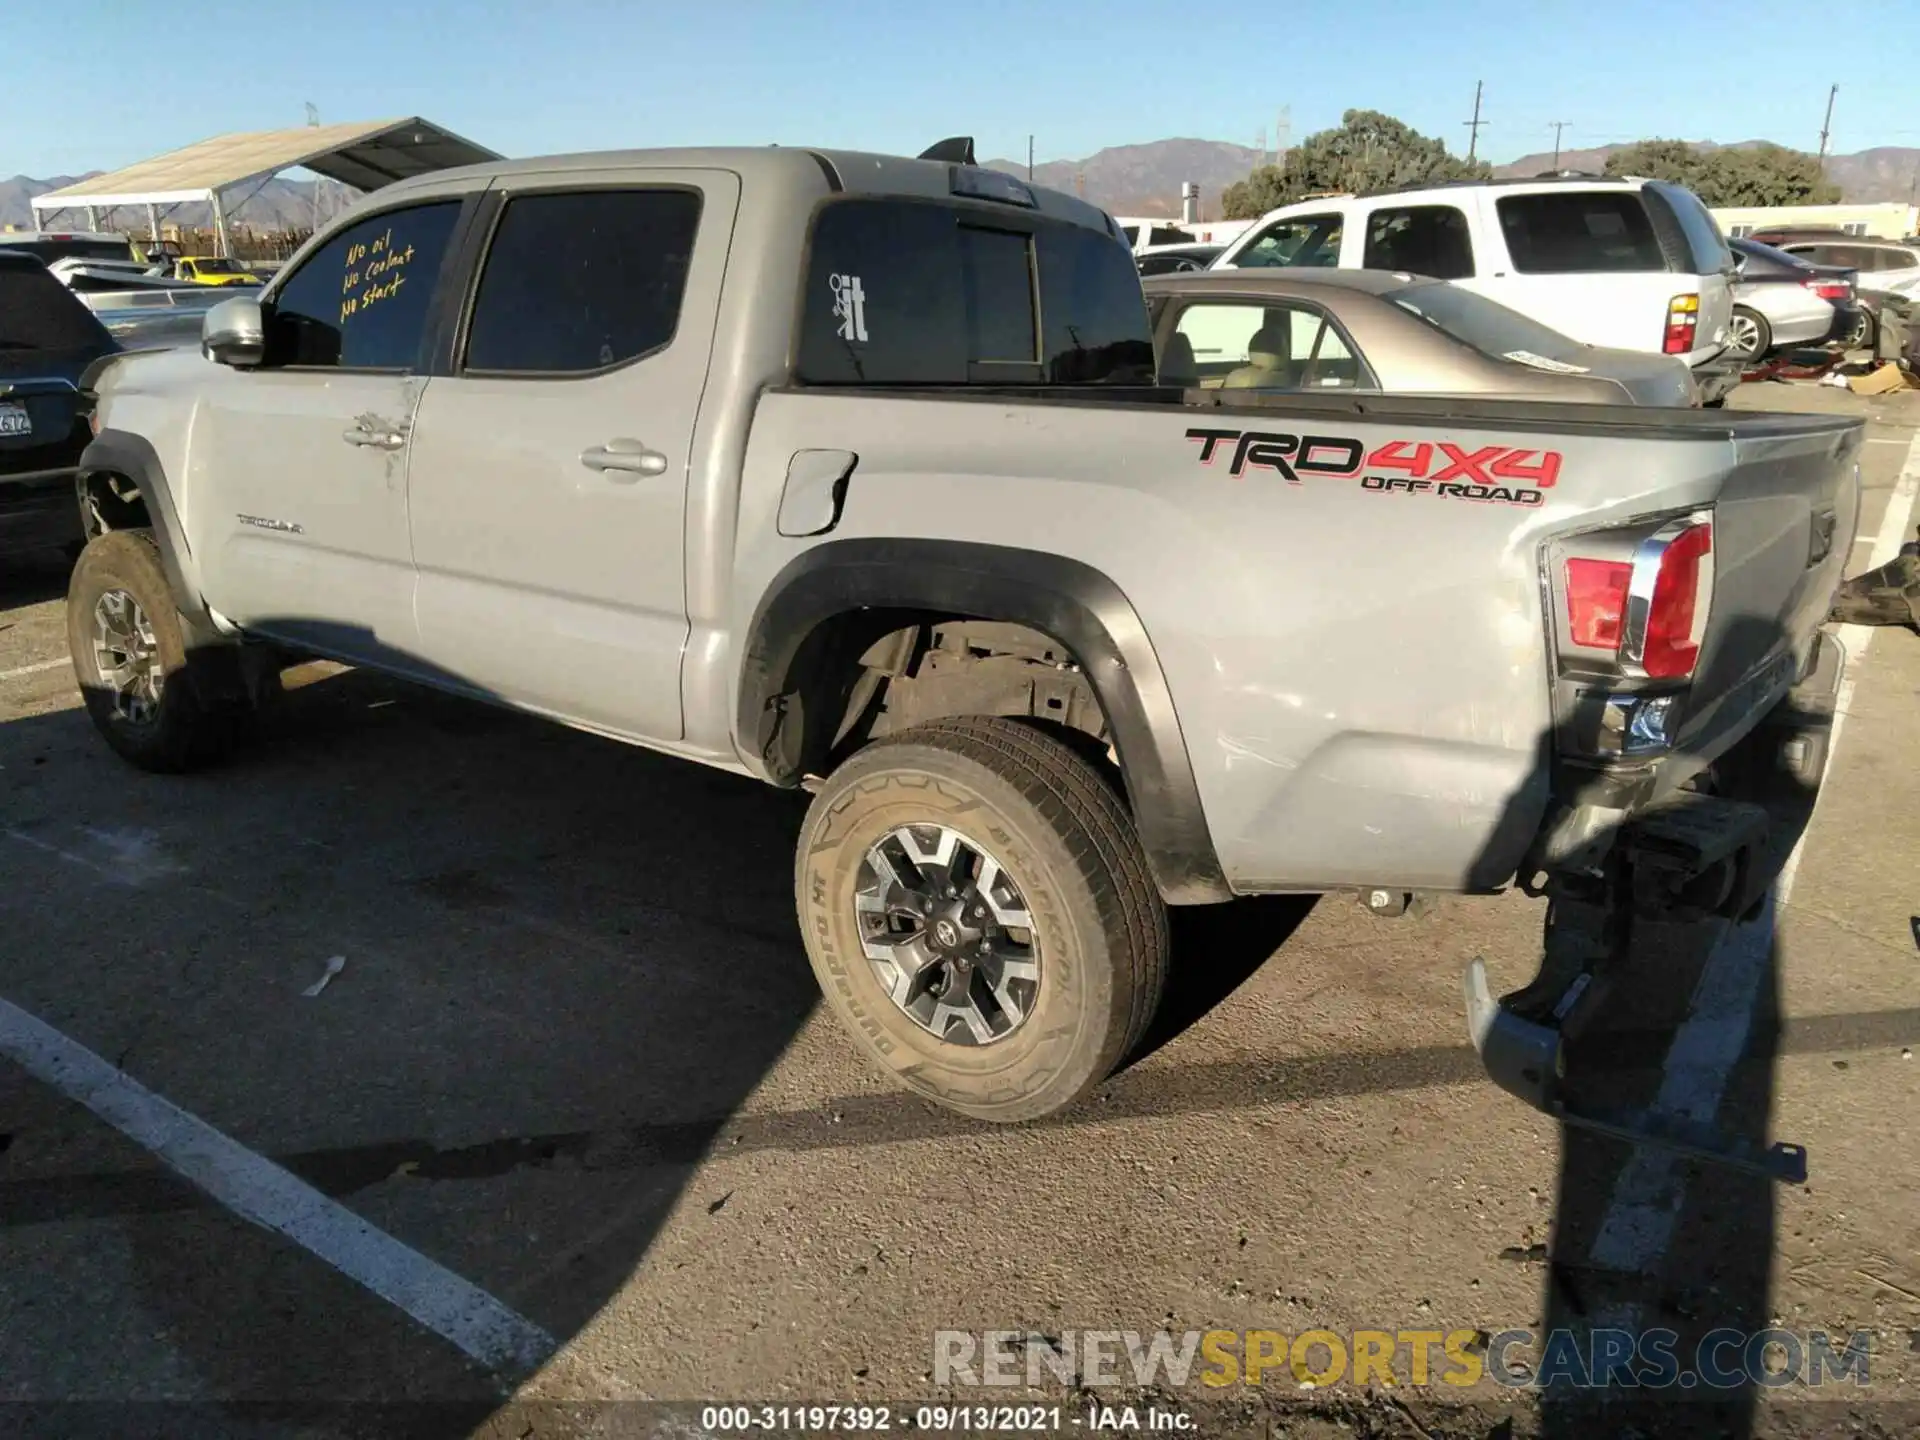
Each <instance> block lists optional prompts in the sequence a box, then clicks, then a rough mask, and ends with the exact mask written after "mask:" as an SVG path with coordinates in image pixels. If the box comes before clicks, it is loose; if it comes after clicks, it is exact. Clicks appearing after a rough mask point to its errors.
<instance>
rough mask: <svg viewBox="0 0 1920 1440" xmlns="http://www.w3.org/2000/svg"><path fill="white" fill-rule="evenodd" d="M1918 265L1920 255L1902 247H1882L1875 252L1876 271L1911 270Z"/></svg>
mask: <svg viewBox="0 0 1920 1440" xmlns="http://www.w3.org/2000/svg"><path fill="white" fill-rule="evenodd" d="M1916 265H1920V254H1915V253H1914V252H1913V251H1911V250H1908V249H1906V248H1904V247H1902V246H1896V245H1882V246H1880V247H1879V248H1878V249H1876V250H1875V251H1874V252H1873V268H1874V269H1876V270H1911V269H1913V268H1914V267H1915V266H1916Z"/></svg>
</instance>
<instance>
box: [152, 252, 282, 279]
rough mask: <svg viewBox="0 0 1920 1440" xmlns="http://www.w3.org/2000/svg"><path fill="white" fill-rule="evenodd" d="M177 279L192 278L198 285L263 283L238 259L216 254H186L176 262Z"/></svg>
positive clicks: (174, 270) (175, 276)
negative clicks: (224, 257)
mask: <svg viewBox="0 0 1920 1440" xmlns="http://www.w3.org/2000/svg"><path fill="white" fill-rule="evenodd" d="M173 276H174V279H176V280H191V281H193V282H194V283H195V284H196V285H261V284H264V283H266V282H264V281H263V280H261V278H260V277H259V276H258V275H255V274H254V273H253V272H252V271H251V270H249V269H247V267H246V266H244V265H242V264H241V263H240V262H239V261H238V260H228V259H223V258H221V257H219V256H214V255H186V256H182V257H181V258H180V259H179V260H178V261H176V262H175V263H174V267H173Z"/></svg>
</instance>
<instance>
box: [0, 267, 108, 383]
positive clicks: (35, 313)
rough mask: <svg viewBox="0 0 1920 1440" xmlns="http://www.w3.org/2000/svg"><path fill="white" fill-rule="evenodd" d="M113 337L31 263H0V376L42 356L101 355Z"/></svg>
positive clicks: (90, 312)
mask: <svg viewBox="0 0 1920 1440" xmlns="http://www.w3.org/2000/svg"><path fill="white" fill-rule="evenodd" d="M113 348H114V345H113V337H112V336H111V335H109V334H108V333H107V330H106V327H105V326H103V325H102V324H101V323H100V322H99V321H98V320H96V319H95V318H94V315H93V312H92V311H91V310H89V309H88V308H87V307H86V305H85V304H84V303H83V302H81V301H79V300H77V299H75V298H74V296H73V293H72V292H71V291H69V290H68V289H67V287H66V286H64V285H62V284H61V283H60V282H59V281H58V280H56V279H54V278H53V276H52V275H50V274H48V273H47V268H46V266H44V265H41V264H39V263H38V262H37V261H33V260H7V259H0V370H5V371H9V372H12V373H18V369H19V367H18V366H17V365H15V364H12V363H10V362H13V361H17V360H19V359H21V358H22V357H29V358H30V357H32V356H37V355H46V354H94V355H104V354H105V353H106V352H107V351H109V350H111V349H113Z"/></svg>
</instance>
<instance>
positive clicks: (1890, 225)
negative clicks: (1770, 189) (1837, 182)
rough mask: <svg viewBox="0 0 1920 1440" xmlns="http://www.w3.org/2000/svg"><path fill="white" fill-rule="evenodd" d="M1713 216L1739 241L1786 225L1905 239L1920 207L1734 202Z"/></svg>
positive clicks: (1891, 203) (1912, 229)
mask: <svg viewBox="0 0 1920 1440" xmlns="http://www.w3.org/2000/svg"><path fill="white" fill-rule="evenodd" d="M1713 218H1714V219H1715V220H1718V221H1719V222H1720V228H1721V230H1722V231H1724V232H1725V233H1726V234H1728V235H1731V236H1732V237H1733V238H1734V239H1736V240H1738V239H1740V238H1741V237H1743V236H1746V235H1751V234H1752V233H1753V232H1754V231H1756V230H1770V229H1774V228H1777V227H1780V226H1785V225H1809V226H1828V225H1831V226H1832V227H1833V228H1834V229H1836V230H1844V231H1845V232H1846V233H1847V234H1849V235H1860V236H1865V237H1871V238H1873V239H1876V240H1905V239H1907V238H1908V237H1909V236H1911V235H1913V234H1914V233H1915V227H1916V224H1917V223H1920V209H1917V208H1916V207H1915V206H1912V205H1903V204H1901V203H1899V202H1898V201H1888V202H1886V203H1884V204H1878V205H1730V206H1727V207H1726V208H1724V209H1720V210H1715V211H1714V212H1713Z"/></svg>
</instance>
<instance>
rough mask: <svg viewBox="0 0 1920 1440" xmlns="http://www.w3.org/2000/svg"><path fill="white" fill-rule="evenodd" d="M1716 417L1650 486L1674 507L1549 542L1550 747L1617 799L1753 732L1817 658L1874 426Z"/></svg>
mask: <svg viewBox="0 0 1920 1440" xmlns="http://www.w3.org/2000/svg"><path fill="white" fill-rule="evenodd" d="M1681 413H1682V414H1685V415H1687V416H1688V418H1689V419H1690V420H1693V419H1694V417H1698V418H1697V420H1695V421H1694V423H1695V424H1697V425H1700V426H1704V425H1706V424H1708V423H1712V422H1709V421H1708V419H1707V417H1706V415H1705V414H1703V413H1702V412H1697V411H1696V412H1681ZM1718 424H1719V425H1720V426H1721V427H1723V428H1721V429H1720V430H1719V433H1718V434H1716V435H1715V436H1713V437H1712V438H1713V443H1712V445H1711V447H1710V450H1708V451H1706V452H1701V451H1697V450H1696V451H1694V452H1693V454H1692V455H1689V454H1688V453H1687V451H1686V450H1685V449H1684V448H1678V447H1676V448H1675V449H1674V450H1673V451H1672V452H1671V456H1672V463H1673V465H1674V471H1675V476H1674V483H1673V484H1672V486H1671V487H1667V486H1665V485H1661V486H1658V487H1656V488H1655V490H1654V491H1653V492H1650V494H1649V498H1651V497H1652V494H1657V493H1661V492H1665V494H1667V495H1668V496H1670V497H1671V498H1670V499H1669V500H1668V501H1667V503H1665V504H1660V505H1659V506H1658V507H1657V508H1650V509H1648V510H1643V511H1641V512H1640V513H1639V514H1637V515H1634V516H1632V517H1631V518H1627V517H1624V516H1623V517H1621V518H1620V519H1619V520H1618V521H1609V522H1607V523H1603V524H1601V525H1599V526H1597V527H1595V528H1591V529H1585V530H1581V531H1576V532H1570V533H1567V534H1564V535H1562V536H1560V537H1559V538H1557V539H1556V540H1555V541H1554V542H1552V544H1551V546H1550V547H1549V552H1548V562H1549V567H1550V569H1549V573H1550V575H1551V577H1552V581H1553V598H1554V611H1555V613H1554V616H1553V626H1554V636H1553V640H1554V649H1555V663H1556V674H1557V680H1556V686H1555V702H1554V706H1555V714H1556V725H1557V726H1558V727H1559V740H1558V746H1557V748H1558V750H1559V752H1560V755H1561V757H1562V758H1563V759H1565V760H1568V761H1571V762H1572V763H1573V764H1574V766H1575V767H1576V769H1577V770H1579V771H1580V772H1581V773H1582V774H1584V775H1585V776H1586V777H1587V778H1588V779H1599V780H1600V781H1601V782H1602V783H1603V787H1604V788H1605V789H1607V790H1608V791H1609V793H1610V794H1612V796H1613V797H1614V798H1612V799H1608V800H1604V801H1596V803H1602V804H1607V805H1612V806H1617V807H1625V808H1634V807H1636V806H1637V805H1639V804H1642V803H1644V802H1645V801H1647V800H1651V799H1653V798H1656V797H1657V796H1658V795H1659V794H1663V793H1665V792H1667V791H1670V790H1671V789H1673V788H1674V787H1675V786H1677V785H1679V784H1681V783H1683V782H1684V781H1685V780H1686V779H1687V778H1688V777H1689V776H1690V775H1692V774H1694V773H1696V772H1697V771H1699V769H1700V768H1701V767H1702V766H1703V765H1706V764H1710V763H1711V762H1713V761H1714V760H1716V759H1718V758H1719V757H1720V756H1721V755H1722V754H1724V753H1725V752H1726V751H1727V750H1728V749H1729V748H1730V747H1731V746H1733V745H1734V744H1735V743H1736V742H1737V741H1738V740H1739V739H1740V738H1741V737H1742V736H1744V735H1745V734H1746V733H1747V732H1748V731H1749V730H1750V729H1752V728H1753V726H1754V725H1755V724H1756V723H1758V722H1759V721H1760V719H1761V718H1762V717H1763V716H1765V715H1766V713H1767V712H1768V711H1769V710H1771V709H1772V708H1773V707H1774V705H1776V704H1777V703H1778V702H1779V700H1780V698H1781V697H1782V696H1783V695H1784V694H1785V693H1786V692H1787V691H1788V690H1789V689H1790V688H1792V686H1793V685H1795V684H1796V683H1797V682H1798V681H1799V680H1800V679H1801V678H1802V676H1803V674H1804V673H1805V670H1806V669H1807V667H1809V666H1810V665H1811V664H1812V661H1813V657H1814V653H1815V652H1814V637H1815V634H1816V632H1818V630H1819V629H1820V627H1821V625H1822V624H1823V623H1824V622H1825V620H1826V618H1827V614H1828V612H1829V610H1830V609H1831V607H1832V604H1833V597H1834V593H1835V591H1837V590H1838V589H1839V586H1840V582H1841V580H1842V579H1843V578H1844V569H1845V566H1846V564H1847V558H1848V555H1849V553H1850V547H1851V544H1852V540H1853V535H1854V529H1855V526H1856V525H1857V524H1858V520H1859V510H1860V480H1859V457H1860V450H1861V444H1862V441H1863V440H1864V438H1865V432H1866V426H1865V424H1864V422H1862V421H1859V420H1849V419H1842V418H1840V417H1836V416H1800V415H1742V416H1737V417H1736V416H1732V415H1725V416H1722V417H1721V418H1720V420H1719V422H1718ZM1702 438H1705V437H1702ZM1689 472H1691V473H1689ZM1709 526H1710V529H1709V528H1708V527H1709ZM1702 541H1704V542H1705V543H1704V544H1703V543H1701V542H1702ZM1670 562H1671V563H1670ZM1576 572H1577V575H1578V582H1579V583H1578V584H1576ZM1569 778H1570V779H1571V780H1572V781H1573V783H1574V785H1575V786H1576V787H1578V786H1582V785H1585V784H1586V783H1587V780H1586V779H1582V778H1581V777H1580V775H1573V776H1570V777H1569Z"/></svg>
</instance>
